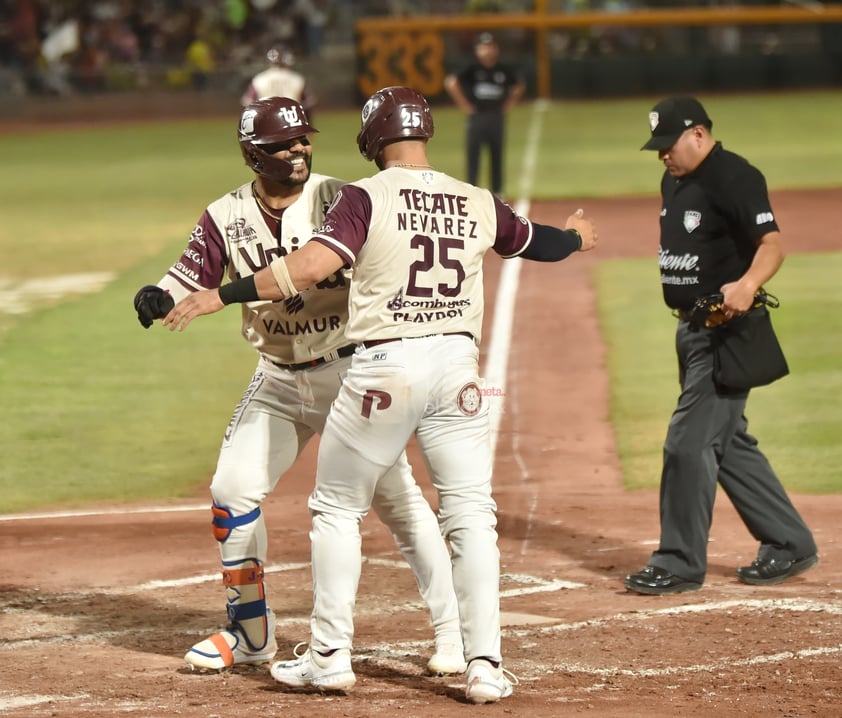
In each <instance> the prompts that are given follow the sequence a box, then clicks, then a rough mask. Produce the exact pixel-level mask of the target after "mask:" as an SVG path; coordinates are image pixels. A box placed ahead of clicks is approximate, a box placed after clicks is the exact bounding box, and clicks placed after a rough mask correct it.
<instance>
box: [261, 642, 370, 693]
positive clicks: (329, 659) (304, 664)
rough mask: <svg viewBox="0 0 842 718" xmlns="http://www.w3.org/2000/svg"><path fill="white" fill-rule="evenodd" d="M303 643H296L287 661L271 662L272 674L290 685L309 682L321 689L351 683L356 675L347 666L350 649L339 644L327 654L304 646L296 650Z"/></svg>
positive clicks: (338, 688)
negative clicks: (300, 652)
mask: <svg viewBox="0 0 842 718" xmlns="http://www.w3.org/2000/svg"><path fill="white" fill-rule="evenodd" d="M306 645H307V644H306V643H299V644H298V645H297V646H296V647H295V649H294V650H293V653H294V654H295V656H296V657H295V658H293V659H292V660H291V661H277V662H276V663H273V664H272V667H271V668H270V669H269V672H270V673H271V674H272V678H274V679H275V680H276V681H278V683H282V684H283V685H285V686H289V687H290V688H307V687H308V686H312V687H314V688H318V689H319V690H321V691H349V690H351V689H352V688H353V687H354V684H355V683H356V682H357V677H356V676H355V675H354V671H353V669H352V668H351V651H349V650H348V649H347V648H339V649H337V650H336V651H334V652H333V653H331V654H330V655H329V656H323V655H321V654H320V653H319V652H318V651H312V650H310V648H307V650H306V651H304V653H302V654H299V653H298V649H299V648H301V647H302V646H306Z"/></svg>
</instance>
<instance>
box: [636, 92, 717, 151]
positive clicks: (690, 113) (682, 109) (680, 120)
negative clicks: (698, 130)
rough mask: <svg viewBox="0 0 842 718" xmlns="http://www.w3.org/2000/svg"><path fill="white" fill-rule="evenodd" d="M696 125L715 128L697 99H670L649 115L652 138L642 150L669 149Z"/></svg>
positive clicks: (661, 103) (653, 109) (682, 97)
mask: <svg viewBox="0 0 842 718" xmlns="http://www.w3.org/2000/svg"><path fill="white" fill-rule="evenodd" d="M696 125H704V126H705V127H707V128H708V129H710V128H711V127H713V122H712V121H711V119H710V117H708V113H707V112H705V108H704V107H702V103H701V102H699V101H698V100H697V99H696V98H695V97H686V96H678V97H668V98H667V99H666V100H661V102H659V103H658V104H657V105H655V106H654V107H653V108H652V112H650V113H649V127H650V128H651V130H652V136H651V137H650V138H649V141H648V142H647V143H646V144H645V145H643V147H641V148H640V149H642V150H666V149H669V148H670V147H672V146H673V145H674V144H675V143H676V141H677V140H678V138H679V137H681V135H682V134H683V133H684V131H685V130H689V129H690V128H691V127H695V126H696Z"/></svg>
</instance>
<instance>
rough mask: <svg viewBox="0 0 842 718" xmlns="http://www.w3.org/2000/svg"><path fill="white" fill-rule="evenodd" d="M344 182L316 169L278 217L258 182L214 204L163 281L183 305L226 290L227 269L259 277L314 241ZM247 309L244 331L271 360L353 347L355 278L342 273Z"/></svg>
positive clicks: (232, 275)
mask: <svg viewBox="0 0 842 718" xmlns="http://www.w3.org/2000/svg"><path fill="white" fill-rule="evenodd" d="M342 185H343V182H342V180H338V179H335V178H333V177H326V176H324V175H318V174H311V175H310V179H309V180H308V181H307V183H306V184H305V185H304V186H303V188H302V194H301V196H300V197H299V198H298V199H297V200H296V201H295V202H294V203H293V204H292V205H290V206H289V207H287V208H286V209H285V210H283V214H282V215H281V219H280V220H278V219H275V218H274V217H272V216H270V215H268V214H267V213H266V212H264V211H263V210H262V209H261V208H260V206H259V205H258V204H257V201H256V199H255V197H254V193H253V189H252V184H251V183H248V184H244V185H243V186H242V187H239V188H238V189H236V190H234V191H233V192H230V193H228V194H226V195H225V196H224V197H221V198H219V199H218V200H216V201H215V202H213V203H212V204H210V205H209V206H208V208H207V209H206V210H205V212H204V213H203V214H202V216H201V218H200V219H199V222H198V223H197V224H196V226H195V227H194V229H193V232H192V233H191V235H190V241H189V243H188V245H187V248H186V249H185V250H184V252H183V254H182V255H181V258H180V259H179V261H177V262H176V263H175V264H174V265H173V266H172V267H170V269H169V271H168V272H167V274H166V276H164V278H163V279H162V280H161V281H160V282H158V286H160V287H161V288H162V289H165V290H168V291H169V292H170V294H172V296H173V299H175V301H176V302H178V301H181V300H182V299H184V297H186V296H187V295H188V294H189V293H191V292H195V291H197V290H199V289H214V288H217V287H219V286H220V285H221V284H222V283H223V280H224V278H225V275H226V274H227V275H228V277H229V279H231V280H234V279H238V278H240V277H245V276H248V275H250V274H254V273H255V272H257V271H258V270H260V269H262V268H264V267H266V266H268V265H269V263H270V262H271V261H272V260H273V259H274V258H275V257H282V256H285V255H286V254H289V253H290V252H294V251H295V250H296V249H299V248H300V247H301V246H303V244H304V243H305V242H307V240H308V239H309V234H310V230H312V228H313V227H316V226H318V225H319V224H321V223H322V221H323V219H324V216H325V211H326V210H327V208H328V206H329V205H330V203H331V201H332V200H333V198H334V197H335V196H336V193H337V192H338V190H339V188H340V187H341V186H342ZM280 212H281V210H278V212H277V214H280ZM305 232H306V234H305ZM242 313H243V336H244V337H245V338H246V339H247V340H248V342H249V343H250V344H251V345H252V346H253V347H254V348H255V349H257V350H258V351H259V352H260V353H261V354H263V355H265V356H266V357H267V358H269V359H270V360H272V361H277V362H280V363H282V364H299V363H302V362H307V361H311V360H313V359H318V358H320V357H323V356H325V355H327V354H330V353H331V352H333V351H335V350H337V349H339V348H340V347H342V346H345V345H346V344H349V341H348V339H347V338H346V337H345V336H344V329H345V322H346V320H347V317H348V277H347V275H346V273H345V272H343V271H340V272H337V273H336V274H334V275H332V276H330V277H328V278H327V279H325V280H324V281H322V282H319V283H318V284H317V285H315V286H313V287H310V288H309V289H305V290H304V291H302V292H301V293H300V294H297V295H295V296H294V297H288V298H287V299H285V300H282V301H279V302H270V301H256V302H249V303H247V304H243V305H242Z"/></svg>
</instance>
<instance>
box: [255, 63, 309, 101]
mask: <svg viewBox="0 0 842 718" xmlns="http://www.w3.org/2000/svg"><path fill="white" fill-rule="evenodd" d="M304 85H305V80H304V77H303V75H301V74H300V73H298V72H296V71H295V70H290V69H289V68H288V67H269V68H267V69H266V70H263V72H258V73H257V74H256V75H255V76H254V77H253V78H252V81H251V86H250V87H249V89H248V91H247V97H248V98H249V100H250V101H251V102H254V101H255V100H262V99H264V98H266V97H289V98H290V99H292V100H295V101H296V102H301V98H302V97H303V95H304Z"/></svg>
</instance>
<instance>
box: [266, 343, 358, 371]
mask: <svg viewBox="0 0 842 718" xmlns="http://www.w3.org/2000/svg"><path fill="white" fill-rule="evenodd" d="M355 351H357V345H356V344H349V345H348V346H346V347H340V348H339V349H337V350H336V351H334V352H330V354H325V355H324V356H323V357H319V358H318V359H311V360H310V361H303V362H301V363H300V364H281V363H280V362H277V361H273V362H272V363H273V364H274V365H275V366H276V367H279V368H280V369H286V370H287V371H301V370H302V369H312V368H313V367H314V366H321V365H322V364H327V363H328V362H331V361H336V360H337V359H342V358H344V357H349V356H351V354H353V353H354V352H355ZM269 361H272V360H271V359H270V360H269Z"/></svg>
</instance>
